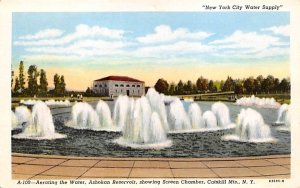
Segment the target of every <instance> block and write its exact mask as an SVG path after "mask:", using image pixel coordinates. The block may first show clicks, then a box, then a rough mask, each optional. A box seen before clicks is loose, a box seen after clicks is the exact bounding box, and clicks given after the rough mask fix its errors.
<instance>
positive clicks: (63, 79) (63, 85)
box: [59, 75, 66, 95]
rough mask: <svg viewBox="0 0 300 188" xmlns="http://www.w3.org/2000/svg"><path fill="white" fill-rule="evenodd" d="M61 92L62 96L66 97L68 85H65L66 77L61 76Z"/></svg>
mask: <svg viewBox="0 0 300 188" xmlns="http://www.w3.org/2000/svg"><path fill="white" fill-rule="evenodd" d="M59 85H60V92H61V94H62V95H64V94H65V93H66V83H65V77H64V75H62V76H60V82H59Z"/></svg>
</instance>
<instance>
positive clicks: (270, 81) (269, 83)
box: [262, 75, 274, 93]
mask: <svg viewBox="0 0 300 188" xmlns="http://www.w3.org/2000/svg"><path fill="white" fill-rule="evenodd" d="M262 88H263V90H264V92H265V93H270V91H271V90H272V89H273V88H274V76H272V75H268V76H267V78H265V79H264V80H263V82H262Z"/></svg>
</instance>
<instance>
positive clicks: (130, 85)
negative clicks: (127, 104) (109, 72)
mask: <svg viewBox="0 0 300 188" xmlns="http://www.w3.org/2000/svg"><path fill="white" fill-rule="evenodd" d="M92 90H93V92H94V93H95V94H98V95H99V96H109V97H111V98H112V97H117V96H119V95H127V96H132V97H140V96H142V95H144V94H145V82H144V81H141V80H138V79H135V78H131V77H128V76H107V77H104V78H100V79H97V80H94V81H93V85H92Z"/></svg>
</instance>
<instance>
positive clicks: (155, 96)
mask: <svg viewBox="0 0 300 188" xmlns="http://www.w3.org/2000/svg"><path fill="white" fill-rule="evenodd" d="M146 97H147V99H148V101H149V103H150V106H151V109H152V111H154V112H156V113H157V114H158V115H159V118H160V121H161V123H162V125H163V127H164V129H165V131H168V130H169V124H168V120H167V111H166V106H165V101H164V100H171V99H172V100H174V97H166V96H165V95H163V94H159V93H158V92H157V91H156V90H155V89H154V88H150V89H149V90H148V92H147V94H146Z"/></svg>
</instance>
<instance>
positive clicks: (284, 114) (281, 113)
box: [274, 104, 291, 130]
mask: <svg viewBox="0 0 300 188" xmlns="http://www.w3.org/2000/svg"><path fill="white" fill-rule="evenodd" d="M289 108H290V106H289V105H288V104H283V105H281V107H280V108H279V110H278V116H277V120H276V122H275V123H274V124H275V125H280V126H281V125H283V126H281V127H279V128H278V129H279V130H290V126H291V118H290V110H289Z"/></svg>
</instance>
